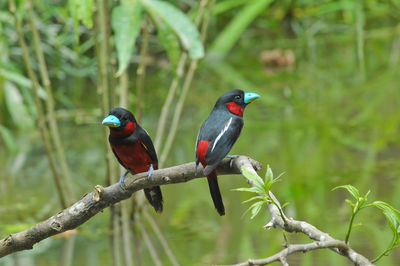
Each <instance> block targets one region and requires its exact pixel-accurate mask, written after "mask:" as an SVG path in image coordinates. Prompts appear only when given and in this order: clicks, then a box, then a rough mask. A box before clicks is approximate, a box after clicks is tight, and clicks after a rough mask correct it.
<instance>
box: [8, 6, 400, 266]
mask: <svg viewBox="0 0 400 266" xmlns="http://www.w3.org/2000/svg"><path fill="white" fill-rule="evenodd" d="M84 2H85V3H89V4H90V3H91V4H92V5H93V9H91V8H89V7H91V6H90V5H89V7H86V6H83V7H82V5H81V7H80V8H84V11H85V10H86V11H87V12H82V13H80V14H81V16H82V17H80V19H81V22H80V23H79V18H77V17H76V16H75V17H74V16H73V15H71V14H74V13H73V10H74V8H76V5H77V4H76V3H75V2H74V1H63V0H57V1H56V0H54V1H38V0H35V1H33V8H34V12H35V19H36V27H37V29H38V31H39V33H40V38H41V46H42V49H43V52H44V55H45V60H46V63H47V65H48V70H49V75H50V79H51V82H52V91H53V96H54V101H55V110H56V112H55V116H56V118H57V122H58V126H59V130H60V136H61V140H62V144H63V147H64V150H65V155H66V159H67V162H68V165H69V169H70V172H71V177H72V189H73V191H74V194H75V195H76V197H77V198H79V197H80V196H81V195H83V194H84V193H86V192H89V191H91V190H93V187H94V186H95V185H97V184H101V185H106V181H105V171H106V163H105V159H104V158H105V145H104V141H105V138H104V135H103V130H104V128H103V126H102V125H101V120H102V118H103V115H102V111H101V97H102V96H101V95H100V94H99V91H98V84H99V82H100V81H99V77H100V76H99V74H98V63H97V62H98V61H97V60H96V53H99V52H98V50H97V49H96V45H97V44H96V38H95V37H96V31H99V26H98V25H99V22H98V20H97V18H98V10H99V9H98V4H99V2H101V1H97V2H96V1H82V3H84ZM169 2H170V3H171V4H172V6H175V7H176V8H179V9H180V10H181V11H182V12H183V13H185V14H186V15H187V17H189V18H190V19H192V20H193V18H194V17H195V14H196V12H197V11H198V8H199V2H198V1H193V0H174V1H169ZM206 2H209V1H206ZM210 2H211V1H210ZM24 5H25V1H23V0H20V1H17V14H18V16H19V19H20V21H21V22H22V24H23V27H22V29H23V33H24V36H25V39H26V41H27V44H28V48H29V51H30V54H31V57H32V58H33V68H34V70H35V73H36V74H37V77H39V74H38V73H39V65H38V63H37V60H36V57H35V56H34V55H35V52H34V48H33V37H32V32H31V29H30V27H29V26H28V22H27V12H26V9H25V7H24ZM118 5H120V3H119V2H116V1H107V5H106V6H107V9H106V12H107V14H108V16H109V18H110V16H111V12H112V10H113V9H114V8H115V7H117V6H118ZM85 8H87V9H85ZM80 10H81V11H82V9H80ZM207 10H208V11H207ZM205 12H206V13H207V12H209V13H207V14H210V16H209V25H208V32H207V39H206V41H205V42H204V48H205V58H203V59H200V61H199V65H198V68H197V70H196V72H195V74H194V79H193V82H192V84H191V86H190V89H189V92H188V96H187V99H186V101H185V104H184V106H183V112H182V116H181V119H180V121H179V126H178V130H177V135H176V138H175V140H174V142H173V146H172V149H171V151H170V153H169V155H168V156H167V160H166V162H165V165H164V166H165V167H167V166H173V165H177V164H182V163H185V162H190V161H193V160H194V143H195V140H196V136H197V131H198V129H199V127H200V125H201V123H202V122H203V121H204V119H205V118H206V117H207V116H208V114H209V112H210V110H211V109H212V107H213V105H214V103H215V101H216V100H217V98H218V97H219V96H220V95H221V94H223V93H225V92H226V91H228V90H230V89H244V90H246V91H252V92H256V93H258V94H260V95H261V96H262V97H261V98H260V99H259V100H257V101H255V102H254V103H252V104H251V105H250V106H248V107H247V108H246V111H245V115H244V119H245V126H244V128H243V131H242V133H241V136H240V138H239V140H238V141H237V143H236V144H235V146H234V148H233V149H232V151H231V154H244V155H247V156H250V157H252V158H254V159H256V160H258V161H260V162H262V163H263V164H264V165H265V166H266V164H269V165H270V166H271V167H272V169H273V171H274V173H275V175H278V174H279V173H282V172H284V175H283V176H282V177H281V181H280V182H278V183H277V184H275V185H274V187H273V192H274V193H275V195H276V196H277V197H278V199H279V200H280V201H281V202H282V203H283V202H288V203H289V205H288V206H287V207H286V208H285V210H286V213H287V214H288V216H290V217H293V218H295V219H297V220H305V221H307V222H309V223H311V224H313V225H315V226H316V227H318V228H319V229H321V230H322V231H325V232H327V233H329V234H330V235H331V236H333V237H335V238H338V239H344V237H345V233H346V229H347V225H348V221H349V217H350V207H349V206H348V205H347V204H346V203H345V199H346V197H347V194H346V193H345V192H344V191H331V190H332V188H334V187H336V186H339V185H344V184H352V185H354V186H355V187H357V188H358V189H359V190H360V192H361V193H362V194H364V193H366V192H367V191H368V190H371V194H370V196H369V198H370V199H371V200H383V201H386V202H388V203H390V204H392V205H393V206H394V207H396V208H400V194H399V193H398V191H400V179H399V176H400V137H399V136H400V134H399V125H400V87H399V86H400V82H399V74H400V73H399V70H400V64H399V59H400V24H399V21H400V1H398V0H392V1H376V0H364V1H362V0H359V1H349V0H338V1H330V0H325V1H315V0H297V1H296V0H283V1H265V0H253V1H243V0H221V1H216V3H215V4H214V6H213V7H212V6H211V5H210V3H208V6H207V8H206V11H205ZM82 14H84V15H82ZM148 17H149V18H150V17H151V16H148ZM95 18H96V19H95ZM152 18H153V17H152ZM85 19H88V20H89V22H85ZM82 21H83V23H82ZM90 21H91V22H92V23H93V25H94V27H91V26H90ZM148 21H150V26H149V30H150V34H149V40H148V53H147V61H148V62H147V68H146V71H147V73H146V76H145V82H144V90H143V96H142V97H141V98H138V97H137V90H136V86H137V85H136V84H137V83H136V82H137V72H136V71H137V67H138V64H140V62H141V57H140V56H139V51H140V50H141V49H140V48H141V46H142V44H143V29H142V33H140V34H139V36H138V38H137V40H136V49H135V51H134V52H132V53H131V54H130V57H129V58H130V65H129V68H128V70H127V74H128V76H129V96H128V109H131V110H132V111H133V112H135V110H136V108H137V106H138V105H139V103H142V104H143V115H142V118H141V125H142V126H143V127H144V128H146V130H147V131H148V132H149V134H150V135H151V136H152V137H153V139H154V138H155V135H156V131H157V123H158V118H159V116H160V111H161V106H162V105H163V104H164V101H165V99H166V97H167V93H168V88H169V85H170V83H171V80H172V79H173V77H174V71H173V70H172V69H173V68H172V66H174V64H172V66H171V63H170V61H171V60H172V57H171V56H170V54H168V56H167V53H166V51H165V48H164V47H165V46H163V44H162V42H161V41H160V38H159V37H158V36H157V34H156V32H157V29H156V28H155V27H154V26H153V23H154V22H153V20H152V19H148ZM142 22H143V23H142V28H143V24H144V21H142ZM179 22H180V21H177V23H179ZM78 23H79V24H78ZM110 23H111V22H109V21H106V25H107V26H108V27H109V28H110ZM109 31H110V32H111V37H110V39H109V40H108V41H109V42H110V43H111V44H112V45H111V52H110V53H109V54H107V58H108V60H109V64H110V66H111V67H110V69H111V70H109V71H110V73H108V76H109V84H110V88H111V95H112V94H113V93H114V94H115V95H116V96H115V97H118V95H119V88H120V87H119V80H118V78H116V77H115V75H114V74H115V72H116V69H117V65H118V61H117V52H116V49H115V42H116V39H115V38H114V31H113V30H111V29H109ZM77 36H78V39H79V42H78V41H77ZM103 41H104V40H103ZM183 50H184V49H183ZM0 51H1V52H0V110H1V111H0V112H1V113H0V123H1V124H0V133H1V134H0V148H1V149H0V167H1V171H0V238H4V237H6V236H7V235H8V234H9V233H12V232H18V231H21V230H24V229H26V228H28V227H30V226H32V225H34V224H36V223H37V222H39V221H42V220H44V219H47V218H48V217H50V216H51V215H53V214H55V213H57V212H58V211H59V210H60V209H61V206H60V203H59V198H58V195H57V190H56V189H55V184H54V181H53V178H52V172H51V170H50V166H49V160H48V158H47V156H46V153H45V149H44V145H43V141H42V139H41V137H40V134H39V131H38V129H37V126H36V123H35V121H36V119H37V116H38V115H37V110H36V107H35V104H34V97H33V93H32V89H31V86H30V80H29V77H28V75H27V74H26V73H27V72H26V68H25V65H24V62H23V60H22V56H21V54H22V50H21V47H20V46H19V44H18V35H17V32H16V28H15V23H14V20H13V16H12V14H11V13H10V11H9V8H8V3H7V1H2V2H1V3H0ZM167 51H168V52H170V51H171V50H168V49H167ZM175 52H176V50H175ZM178 52H180V50H178ZM172 63H173V60H172ZM175 63H176V62H175ZM180 85H182V82H181V83H180ZM113 91H114V92H113ZM181 93H182V92H181V86H179V87H178V89H177V92H176V97H175V99H174V101H173V104H172V109H171V111H170V116H169V117H168V122H167V126H169V124H170V123H171V116H172V113H173V110H174V108H175V106H176V102H177V98H179V97H180V95H181ZM42 94H45V93H44V91H43V92H42ZM111 101H112V99H111ZM114 102H116V101H114ZM116 105H117V104H116ZM167 133H168V128H167ZM167 133H166V134H167ZM112 164H113V165H114V166H115V167H116V165H117V161H116V160H114V158H112ZM264 168H265V167H264ZM264 171H265V170H264ZM116 175H117V176H116V178H118V174H116ZM219 183H220V188H221V192H222V195H223V199H224V203H225V207H226V216H224V217H220V216H219V215H218V214H217V212H216V211H215V210H214V207H213V204H212V201H211V197H210V195H209V192H208V186H207V182H206V180H204V179H197V180H193V181H191V182H188V183H182V184H177V185H168V186H163V187H162V190H163V194H164V203H165V205H164V212H163V213H162V214H160V215H158V214H155V213H154V211H153V209H151V208H148V212H149V213H150V214H151V215H152V216H153V217H154V219H155V220H156V222H157V224H158V225H159V226H160V228H161V230H162V232H163V234H164V236H165V238H166V239H167V241H168V244H169V245H170V247H171V249H172V251H173V253H174V254H175V256H176V258H177V260H178V261H179V263H180V264H182V265H210V264H232V263H237V262H241V261H244V260H247V259H248V258H263V257H267V256H270V255H272V254H274V253H275V252H278V251H279V250H281V249H282V244H283V243H284V238H283V234H282V230H281V229H272V230H269V231H265V230H264V229H263V228H262V227H263V225H264V224H266V223H267V222H268V221H269V218H270V216H269V213H268V212H267V210H266V208H265V209H264V210H263V211H262V212H261V215H259V216H257V217H256V218H255V219H253V220H250V215H249V214H245V215H243V214H244V212H245V210H246V208H247V207H248V205H246V204H242V203H241V202H242V201H243V200H245V199H247V198H248V197H249V195H248V194H246V193H242V192H235V191H232V189H234V188H237V187H242V186H245V182H244V179H243V178H242V177H240V176H223V177H221V178H219ZM129 204H130V203H129ZM146 206H147V205H146ZM146 206H145V208H147V207H146ZM136 215H137V217H139V218H140V217H141V212H140V211H139V212H137V213H136ZM145 221H146V220H144V227H145V230H144V231H143V230H139V229H138V228H137V227H136V226H135V224H133V225H132V226H133V228H134V232H135V236H136V237H137V239H138V241H134V243H135V244H134V247H133V249H135V250H139V252H138V253H139V254H140V255H141V257H140V258H138V256H134V261H135V263H139V264H141V265H153V264H154V263H155V262H154V260H153V259H152V257H151V255H150V253H149V250H148V247H147V245H146V244H145V242H144V241H143V234H144V232H147V234H148V236H149V237H150V240H151V241H152V243H153V244H154V246H155V247H154V248H155V250H156V251H157V253H158V256H159V258H160V260H161V263H163V264H165V265H170V263H171V262H170V260H169V259H168V257H167V255H166V253H165V252H164V251H163V248H162V247H161V246H160V244H159V243H158V238H157V236H156V234H155V233H154V231H153V230H152V228H151V227H150V226H149V224H148V223H146V222H145ZM355 223H356V224H361V225H360V226H358V227H356V228H355V229H354V231H353V233H352V236H351V237H350V244H351V246H352V247H353V248H354V249H355V250H356V251H358V252H360V253H361V254H363V255H364V256H366V257H368V258H370V259H372V258H374V257H375V256H377V255H378V254H379V253H380V252H381V251H383V250H384V249H385V248H386V247H387V245H389V242H390V240H391V237H392V236H391V231H390V229H389V227H388V226H387V223H386V220H385V218H384V216H383V215H382V214H381V213H380V212H379V211H378V210H375V209H366V210H364V211H363V212H362V213H361V215H360V216H358V217H357V218H356V221H355ZM109 229H110V212H109V210H108V209H107V210H105V211H104V212H102V213H99V214H98V215H96V216H95V217H93V218H92V219H91V220H89V221H88V222H86V223H85V224H84V225H82V226H81V227H79V228H78V231H77V232H75V233H76V234H75V235H74V236H73V237H74V238H75V242H74V243H73V244H74V248H73V256H72V265H111V263H112V254H111V249H110V241H109V239H110V234H111V233H110V230H109ZM286 235H287V236H288V238H289V242H290V243H306V242H308V241H309V240H308V239H307V238H306V237H305V236H303V235H300V234H286ZM64 245H65V240H64V238H55V237H52V238H49V239H46V240H44V241H43V242H41V243H39V244H37V245H35V246H34V249H33V250H32V251H24V252H19V253H15V254H13V255H9V256H7V257H5V258H3V259H1V260H0V265H55V264H57V263H59V264H60V265H62V258H63V254H62V250H63V249H64ZM133 254H134V252H133ZM398 261H400V253H399V251H398V250H394V251H393V252H391V253H390V254H389V256H386V257H384V258H382V259H381V260H380V261H379V262H378V263H377V264H378V265H398ZM288 262H289V263H290V264H291V265H348V264H349V262H348V261H347V259H345V258H342V257H341V256H339V255H337V254H336V253H334V252H332V251H330V250H318V251H313V252H309V253H306V254H295V255H292V256H291V257H290V258H289V260H288ZM122 265H124V264H123V262H122ZM136 265H137V264H136Z"/></svg>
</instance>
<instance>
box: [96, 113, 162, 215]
mask: <svg viewBox="0 0 400 266" xmlns="http://www.w3.org/2000/svg"><path fill="white" fill-rule="evenodd" d="M102 124H103V125H105V126H108V127H109V129H110V135H109V137H108V141H109V142H110V146H111V149H112V151H113V153H114V155H115V157H116V158H117V160H118V162H119V163H120V164H121V165H122V166H123V167H124V168H125V169H126V170H127V171H126V172H125V174H124V175H122V177H121V179H120V181H119V184H120V186H121V188H123V186H124V180H125V177H126V175H127V174H128V173H129V172H130V173H132V174H137V173H144V172H147V177H148V179H150V178H151V175H152V173H153V171H154V170H157V169H158V159H157V153H156V151H155V149H154V145H153V142H152V140H151V138H150V136H149V134H148V133H147V131H146V130H144V129H143V128H142V127H141V126H140V125H139V124H138V123H137V121H136V119H135V116H134V115H133V114H132V113H131V112H130V111H128V110H126V109H124V108H119V107H118V108H113V109H111V111H110V113H109V115H108V116H107V117H106V118H104V119H103V121H102ZM144 194H145V196H146V198H147V200H148V201H149V203H150V204H151V205H152V206H153V207H154V209H155V211H156V212H162V210H163V198H162V193H161V188H160V187H159V186H153V187H150V188H145V189H144Z"/></svg>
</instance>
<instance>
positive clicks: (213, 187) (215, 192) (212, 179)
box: [207, 171, 225, 216]
mask: <svg viewBox="0 0 400 266" xmlns="http://www.w3.org/2000/svg"><path fill="white" fill-rule="evenodd" d="M207 180H208V187H209V188H210V194H211V197H212V200H213V202H214V206H215V209H217V211H218V213H219V215H221V216H222V215H225V207H224V203H223V202H222V197H221V192H220V191H219V186H218V180H217V175H216V173H215V171H214V172H212V173H211V174H210V175H209V176H208V177H207Z"/></svg>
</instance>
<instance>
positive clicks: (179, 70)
mask: <svg viewBox="0 0 400 266" xmlns="http://www.w3.org/2000/svg"><path fill="white" fill-rule="evenodd" d="M207 2H208V0H202V1H201V2H200V8H199V10H198V12H197V15H196V19H195V26H196V27H198V26H199V25H200V21H201V18H202V16H203V13H204V9H205V7H206V5H207ZM187 58H188V54H187V53H186V52H182V55H181V57H180V59H179V62H178V65H177V67H176V75H175V76H174V78H173V79H172V82H171V85H170V87H169V89H168V95H167V98H166V99H165V102H164V104H163V107H162V108H161V112H160V118H159V119H158V124H157V134H156V139H155V142H154V147H155V149H156V151H160V150H161V142H162V141H163V138H164V132H165V128H166V125H167V119H168V114H169V110H170V108H171V105H172V101H173V99H174V96H175V92H176V89H177V88H178V85H179V81H180V80H181V79H182V77H183V73H184V68H185V64H186V60H187Z"/></svg>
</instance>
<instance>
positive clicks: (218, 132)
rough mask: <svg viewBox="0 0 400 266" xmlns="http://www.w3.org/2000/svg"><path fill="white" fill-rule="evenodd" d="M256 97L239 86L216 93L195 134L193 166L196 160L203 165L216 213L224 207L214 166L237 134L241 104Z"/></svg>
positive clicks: (223, 210)
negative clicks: (238, 87)
mask: <svg viewBox="0 0 400 266" xmlns="http://www.w3.org/2000/svg"><path fill="white" fill-rule="evenodd" d="M259 97H260V95H258V94H257V93H252V92H246V93H244V92H243V91H242V90H231V91H228V92H227V93H225V94H224V95H222V96H221V97H219V99H218V101H217V102H216V103H215V106H214V109H213V110H212V111H211V113H210V115H209V116H208V118H207V119H206V121H204V123H203V125H202V126H201V128H200V131H199V134H198V135H197V140H196V169H197V166H198V164H199V162H200V163H201V164H202V165H203V167H204V175H206V176H207V180H208V186H209V188H210V193H211V197H212V200H213V202H214V206H215V208H216V209H217V211H218V213H219V214H220V215H224V214H225V208H224V204H223V202H222V197H221V193H220V191H219V187H218V181H217V171H216V169H215V168H216V167H217V166H218V164H219V162H220V161H221V160H222V159H224V158H225V157H226V155H227V154H228V152H229V151H230V150H231V148H232V146H233V144H234V143H235V142H236V140H237V139H238V137H239V135H240V132H241V130H242V127H243V111H244V108H245V107H246V106H247V105H248V104H249V103H251V102H252V101H254V100H255V99H257V98H259Z"/></svg>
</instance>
